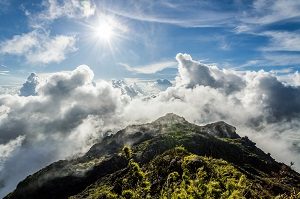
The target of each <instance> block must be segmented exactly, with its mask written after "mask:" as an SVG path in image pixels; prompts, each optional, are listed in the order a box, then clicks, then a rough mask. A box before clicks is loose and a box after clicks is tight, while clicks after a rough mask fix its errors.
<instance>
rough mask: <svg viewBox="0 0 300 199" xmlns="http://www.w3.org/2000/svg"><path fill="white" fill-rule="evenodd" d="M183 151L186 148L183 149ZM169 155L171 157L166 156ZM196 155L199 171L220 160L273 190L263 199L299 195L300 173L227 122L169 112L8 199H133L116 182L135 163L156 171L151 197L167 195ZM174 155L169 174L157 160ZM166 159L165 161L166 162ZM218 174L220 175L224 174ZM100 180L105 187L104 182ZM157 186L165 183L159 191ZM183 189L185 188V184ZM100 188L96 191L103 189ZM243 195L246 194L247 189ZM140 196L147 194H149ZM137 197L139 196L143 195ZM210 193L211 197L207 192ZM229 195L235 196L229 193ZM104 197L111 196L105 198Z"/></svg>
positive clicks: (107, 140) (47, 171)
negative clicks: (279, 179)
mask: <svg viewBox="0 0 300 199" xmlns="http://www.w3.org/2000/svg"><path fill="white" fill-rule="evenodd" d="M124 146H125V147H127V148H128V150H130V151H131V157H130V158H128V157H127V156H126V153H125V155H124V150H123V151H122V149H124ZM176 147H177V148H176ZM178 147H182V148H183V149H178ZM180 151H181V152H180ZM182 151H184V152H182ZM177 152H178V153H180V154H181V153H182V156H177V155H176V154H177ZM166 153H167V154H168V153H170V154H169V155H166ZM174 154H175V155H174ZM193 155H194V156H195V157H194V158H195V159H196V160H197V161H196V160H195V161H196V162H197V163H195V164H196V165H198V164H199V165H198V166H199V168H196V170H198V169H200V168H202V167H203V169H204V170H205V169H206V170H207V171H206V170H205V172H206V173H207V172H208V171H210V170H211V168H210V167H209V166H208V167H206V166H205V165H209V164H210V162H214V164H216V165H217V166H216V167H220V168H222V166H219V165H225V166H224V167H228V168H229V167H230V168H234V171H236V172H235V174H230V175H236V173H239V174H238V175H237V176H239V177H238V178H239V179H234V180H235V181H236V180H240V178H241V176H242V175H244V176H246V177H247V180H248V181H249V182H251V183H254V184H257V185H259V186H261V187H262V188H264V186H265V187H270V188H269V189H270V190H268V191H266V193H264V194H263V198H264V197H265V198H269V197H272V196H277V195H280V194H287V195H288V194H292V192H293V190H294V191H299V189H300V183H299V182H300V175H299V173H297V172H295V171H293V170H292V169H291V168H290V167H288V166H287V165H284V164H283V163H278V162H276V161H275V160H274V159H273V158H272V157H271V156H270V154H266V153H264V152H263V151H262V150H261V149H259V148H257V147H256V146H255V143H254V142H252V141H251V140H249V139H248V138H247V137H240V136H239V135H238V134H237V133H236V129H235V127H233V126H231V125H229V124H227V123H225V122H223V121H221V122H215V123H211V124H207V125H204V126H198V125H195V124H192V123H189V122H188V121H186V120H185V119H184V118H183V117H180V116H178V115H176V114H173V113H168V114H166V115H165V116H163V117H160V118H158V119H157V120H155V121H153V122H151V123H146V124H140V125H129V126H127V127H126V128H125V129H122V130H120V131H118V132H117V133H115V134H112V135H108V136H106V137H104V138H103V139H102V141H100V142H99V143H96V144H95V145H93V146H92V147H91V148H90V150H89V151H88V152H87V153H86V154H85V155H84V156H82V157H79V158H76V159H72V160H61V161H58V162H55V163H53V164H51V165H49V166H47V167H45V168H44V169H41V170H40V171H38V172H36V173H35V174H33V175H30V176H28V177H27V178H26V179H25V180H23V181H22V182H20V183H19V184H18V186H17V188H16V190H15V191H14V192H12V193H11V194H9V195H8V196H6V197H5V198H10V199H11V198H18V199H22V198H26V197H27V198H28V196H29V198H41V197H42V198H68V197H71V196H73V198H99V197H98V196H99V194H98V195H97V194H96V195H97V197H96V196H95V197H92V195H89V194H88V193H89V191H88V190H89V187H93V186H98V188H99V187H110V188H107V190H106V191H105V190H102V189H101V190H102V191H103V192H105V193H106V192H107V191H108V192H107V193H109V194H110V195H112V196H116V197H117V198H120V197H123V198H127V197H125V196H123V195H122V191H126V190H129V188H130V187H128V186H125V185H124V186H122V185H118V186H119V187H115V186H113V184H114V183H116V180H120V179H123V180H124V179H127V180H128V177H126V175H128V172H129V171H130V168H131V167H132V165H138V166H136V167H139V168H140V167H141V168H142V169H141V168H140V171H141V172H142V171H143V169H144V170H145V171H147V172H148V173H150V174H149V175H150V176H147V175H146V174H143V176H144V177H143V179H146V178H147V179H150V180H148V181H149V183H150V185H149V186H148V185H147V186H148V188H149V190H150V191H149V194H150V195H151V194H152V195H151V197H152V198H160V196H161V195H159V193H160V194H162V193H163V192H164V191H163V190H164V188H165V187H163V185H161V184H162V183H163V182H166V181H167V179H168V177H170V176H169V175H171V173H174V172H177V173H178V175H179V174H180V175H181V176H182V175H183V172H182V170H184V167H185V166H184V165H182V164H183V162H184V160H185V158H187V159H188V158H189V157H190V156H193ZM171 156H172V157H173V156H174V157H173V159H175V160H173V159H172V158H171V159H170V162H169V163H170V164H171V162H172V161H173V162H174V161H175V162H176V161H177V160H176V158H177V159H178V161H179V160H180V161H179V162H178V163H176V165H177V166H176V167H175V168H171V169H170V171H169V170H168V172H169V173H166V172H165V171H164V169H163V168H160V167H159V166H158V165H157V164H158V163H157V162H155V160H156V159H160V158H162V159H163V158H167V159H168V157H171ZM190 158H191V157H190ZM206 158H208V159H206ZM209 158H211V159H209ZM198 160H199V162H198ZM161 161H162V162H164V160H161ZM222 161H225V163H224V162H223V163H222ZM158 162H160V160H158ZM164 164H166V163H164ZM139 165H140V166H139ZM136 167H134V168H136ZM153 168H160V169H161V170H162V173H166V176H163V177H162V179H161V181H158V182H156V181H157V179H153V175H154V174H155V175H158V174H156V173H155V171H154V170H153ZM174 169H175V170H174ZM283 171H284V178H282V180H283V181H282V182H276V183H275V184H274V183H273V184H272V180H274V179H276V178H277V177H278V176H276V175H277V174H278V173H280V172H283ZM126 172H127V173H126ZM143 172H144V171H143ZM147 172H144V173H147ZM189 172H190V173H192V174H191V176H195V175H196V174H195V172H196V171H195V168H194V170H193V171H189ZM215 172H216V173H218V171H215ZM122 173H123V174H124V175H123V176H122V175H121V174H122ZM208 173H209V172H208ZM152 174H153V175H152ZM174 175H175V174H174ZM176 175H177V174H176ZM218 175H223V174H222V173H221V174H218ZM112 176H113V177H112ZM124 176H125V177H124ZM145 176H147V177H145ZM212 176H213V175H212ZM114 178H115V179H114ZM182 178H183V176H182ZM211 178H213V177H211ZM180 179H181V178H180ZM114 180H115V181H114ZM177 180H178V183H179V182H180V183H182V182H183V180H182V179H181V180H179V178H178V179H177ZM100 181H101V183H100V184H99V182H100ZM148 181H147V182H148ZM206 181H207V179H206ZM269 181H270V182H269ZM103 182H107V184H103ZM155 183H158V184H159V186H158V188H157V187H156V184H155ZM207 183H210V181H207ZM219 183H220V184H222V183H223V184H224V183H226V182H225V181H224V182H223V181H222V182H219ZM129 184H130V183H129ZM147 184H148V183H147ZM177 185H178V186H179V184H177ZM135 186H136V185H135ZM174 186H175V185H174ZM180 186H181V185H180ZM224 186H225V185H224ZM225 187H226V186H225ZM98 188H96V189H95V190H98ZM131 188H134V186H133V185H132V187H131ZM139 188H141V187H135V189H136V190H139ZM262 188H255V189H253V190H252V189H251V190H252V192H253V194H252V195H251V197H253V198H255V194H254V193H255V190H256V189H257V190H260V191H262V190H263V189H262ZM124 189H126V190H124ZM135 189H134V190H135ZM220 189H221V188H220ZM120 190H121V191H120ZM155 190H156V191H155ZM239 191H240V192H241V190H239ZM131 192H132V191H131ZM140 192H141V193H142V192H143V191H140ZM225 192H228V190H227V189H226V190H224V193H223V194H225ZM257 192H258V191H257ZM141 193H140V194H141ZM124 194H125V193H124ZM133 194H137V195H138V194H139V193H133ZM205 194H206V195H207V193H206V192H205ZM228 194H232V193H229V192H228ZM24 195H25V197H24ZM100 195H101V194H100ZM225 195H226V194H225ZM85 196H86V197H85ZM169 196H170V197H171V195H168V194H167V198H169ZM227 196H230V195H227ZM145 197H146V196H145ZM220 197H221V195H220ZM251 197H250V198H251ZM100 198H108V197H107V196H105V197H104V196H103V197H100ZM133 198H134V197H133Z"/></svg>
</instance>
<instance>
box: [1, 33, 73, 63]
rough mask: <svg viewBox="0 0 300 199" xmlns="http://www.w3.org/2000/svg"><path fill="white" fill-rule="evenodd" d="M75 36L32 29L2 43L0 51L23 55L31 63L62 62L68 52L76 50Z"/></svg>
mask: <svg viewBox="0 0 300 199" xmlns="http://www.w3.org/2000/svg"><path fill="white" fill-rule="evenodd" d="M75 43H76V38H75V37H74V36H65V35H56V36H53V37H51V36H50V35H49V34H44V33H38V31H32V32H29V33H26V34H22V35H15V36H13V38H11V39H8V40H6V41H2V42H1V43H0V53H2V54H11V55H18V56H23V57H25V58H26V60H27V61H28V62H29V63H35V64H37V63H41V64H48V63H51V62H56V63H57V62H60V61H62V60H64V59H65V58H66V54H68V53H71V52H74V51H76V48H75Z"/></svg>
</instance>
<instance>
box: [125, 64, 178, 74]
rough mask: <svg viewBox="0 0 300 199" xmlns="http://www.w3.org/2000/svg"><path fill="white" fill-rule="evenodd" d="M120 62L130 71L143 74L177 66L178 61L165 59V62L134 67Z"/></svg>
mask: <svg viewBox="0 0 300 199" xmlns="http://www.w3.org/2000/svg"><path fill="white" fill-rule="evenodd" d="M119 64H120V65H121V66H124V67H125V69H126V70H128V71H130V72H135V73H141V74H153V73H157V72H159V71H162V70H164V69H166V68H176V64H177V63H176V62H174V61H163V62H158V63H153V64H149V65H145V66H136V67H132V66H129V65H128V64H124V63H119Z"/></svg>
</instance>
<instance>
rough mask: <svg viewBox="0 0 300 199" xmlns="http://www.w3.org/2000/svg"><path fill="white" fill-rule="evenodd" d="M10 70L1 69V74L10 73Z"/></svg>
mask: <svg viewBox="0 0 300 199" xmlns="http://www.w3.org/2000/svg"><path fill="white" fill-rule="evenodd" d="M8 74H9V71H8V70H0V75H8Z"/></svg>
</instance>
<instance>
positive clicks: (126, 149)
mask: <svg viewBox="0 0 300 199" xmlns="http://www.w3.org/2000/svg"><path fill="white" fill-rule="evenodd" d="M123 152H124V154H125V156H126V158H127V159H128V160H129V159H131V157H132V151H131V148H130V147H129V146H126V145H125V146H124V147H123Z"/></svg>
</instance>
